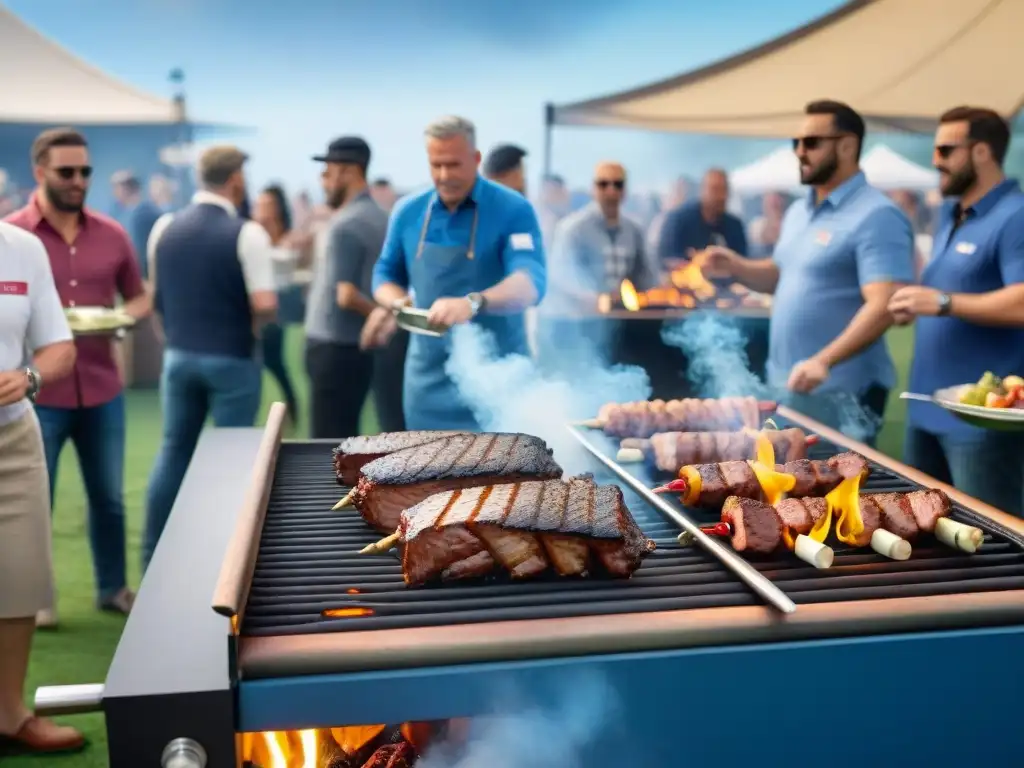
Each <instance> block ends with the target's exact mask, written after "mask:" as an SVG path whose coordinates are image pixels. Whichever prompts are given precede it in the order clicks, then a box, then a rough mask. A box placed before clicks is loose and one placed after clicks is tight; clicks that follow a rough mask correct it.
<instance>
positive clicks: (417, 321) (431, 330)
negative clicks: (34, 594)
mask: <svg viewBox="0 0 1024 768" xmlns="http://www.w3.org/2000/svg"><path fill="white" fill-rule="evenodd" d="M391 311H392V312H394V313H395V321H396V322H397V323H398V327H399V328H401V329H403V330H406V331H408V332H409V333H418V334H420V335H421V336H433V337H434V338H440V337H441V336H444V335H445V334H446V333H448V331H449V330H450V329H449V326H447V325H435V324H434V323H430V322H428V321H427V315H429V314H430V312H429V310H426V309H417V308H416V307H408V306H405V307H392V308H391Z"/></svg>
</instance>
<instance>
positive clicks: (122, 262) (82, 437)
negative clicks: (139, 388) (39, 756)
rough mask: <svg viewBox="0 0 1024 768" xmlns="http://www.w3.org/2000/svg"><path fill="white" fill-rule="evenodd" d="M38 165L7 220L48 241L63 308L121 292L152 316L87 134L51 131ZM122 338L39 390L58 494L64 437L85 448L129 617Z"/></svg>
mask: <svg viewBox="0 0 1024 768" xmlns="http://www.w3.org/2000/svg"><path fill="white" fill-rule="evenodd" d="M32 165H33V171H34V175H35V179H36V184H37V186H36V190H35V192H34V193H33V195H32V198H31V200H29V203H28V205H26V206H25V207H24V208H22V209H21V210H18V211H15V212H14V213H12V214H11V215H10V216H8V217H7V221H8V222H10V223H11V224H14V225H15V226H18V227H21V228H22V229H25V230H28V231H29V232H32V233H33V234H34V235H36V236H37V237H38V238H39V239H40V240H42V241H43V245H44V246H45V247H46V252H47V254H48V256H49V259H50V267H51V269H52V271H53V278H54V282H55V283H56V285H57V292H58V293H59V294H60V299H61V303H62V304H63V306H64V307H65V308H66V309H69V310H73V309H74V308H85V307H107V308H111V309H112V308H113V306H114V302H115V300H116V299H117V298H118V297H120V298H122V299H123V300H124V306H123V307H122V308H121V310H120V312H122V313H124V314H125V315H128V316H130V317H131V318H134V319H136V320H138V319H141V318H143V317H146V316H147V315H149V313H150V310H151V308H152V302H151V300H150V296H149V294H148V292H147V291H146V289H145V287H144V286H143V283H142V277H141V275H140V273H139V263H138V260H137V259H136V257H135V253H134V251H133V249H132V245H131V240H130V239H129V238H128V235H127V233H126V232H125V231H124V229H123V228H122V227H121V225H120V224H118V223H117V222H115V221H114V220H113V219H110V218H108V217H106V216H103V215H101V214H99V213H96V212H95V211H92V210H89V209H88V208H86V207H85V198H86V195H87V193H88V190H89V180H90V178H91V176H92V166H91V165H90V164H89V148H88V144H87V142H86V140H85V137H84V136H82V134H81V133H79V132H78V131H76V130H73V129H71V128H54V129H51V130H48V131H44V132H43V133H41V134H39V136H38V138H36V140H35V142H33V144H32ZM114 343H115V342H114V339H113V335H112V334H109V333H108V334H98V335H89V336H83V337H79V338H76V340H75V346H76V348H77V350H78V357H77V360H76V362H75V368H74V370H73V371H72V374H71V375H70V376H68V377H67V378H65V379H63V380H61V381H56V382H53V384H52V385H48V386H46V387H45V388H44V389H43V390H42V391H41V392H40V393H39V397H38V399H37V400H36V413H37V414H38V416H39V423H40V425H41V427H42V431H43V442H44V444H45V446H46V464H47V468H48V470H49V475H50V493H51V497H52V494H53V490H54V487H55V483H56V478H57V466H58V460H59V458H60V453H61V450H62V449H63V447H64V443H66V442H67V441H68V440H69V439H70V440H71V441H72V442H73V443H74V445H75V452H76V453H77V454H78V462H79V466H80V467H81V472H82V480H83V482H84V483H85V490H86V495H87V496H88V499H89V519H88V520H89V522H88V529H89V543H90V545H91V547H92V553H93V566H94V569H95V573H96V582H97V588H98V592H99V599H98V603H99V607H100V608H102V609H103V610H108V611H114V612H116V613H128V611H129V610H130V609H131V606H132V601H133V599H134V595H133V594H132V592H131V590H129V589H128V585H127V581H126V576H125V521H124V444H125V410H124V408H125V406H124V393H123V387H124V383H123V381H122V379H121V374H120V371H119V370H118V365H117V362H116V359H115V356H114ZM37 621H38V623H39V625H40V626H42V627H53V626H55V625H56V623H57V616H56V606H52V607H51V608H50V609H48V610H43V611H41V612H40V614H39V616H38V617H37Z"/></svg>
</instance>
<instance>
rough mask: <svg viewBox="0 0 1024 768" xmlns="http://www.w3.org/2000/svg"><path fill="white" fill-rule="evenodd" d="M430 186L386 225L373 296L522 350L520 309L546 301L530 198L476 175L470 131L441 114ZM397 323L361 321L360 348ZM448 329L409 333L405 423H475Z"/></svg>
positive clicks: (431, 149) (434, 128)
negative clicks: (473, 327)
mask: <svg viewBox="0 0 1024 768" xmlns="http://www.w3.org/2000/svg"><path fill="white" fill-rule="evenodd" d="M426 140H427V142H426V143H427V158H428V160H429V161H430V173H431V176H432V177H433V180H434V188H433V189H429V190H427V191H426V192H421V193H419V194H416V195H410V196H409V197H406V198H404V199H403V200H402V201H401V202H399V203H398V205H397V206H396V207H395V209H394V211H393V212H392V214H391V220H390V222H389V223H388V232H387V238H386V240H385V242H384V248H383V252H382V253H381V256H380V259H379V260H378V261H377V264H376V266H375V268H374V273H373V295H374V298H375V299H376V300H377V302H378V303H379V304H381V305H383V307H394V306H396V305H402V304H411V303H415V306H417V307H419V308H422V309H427V310H429V316H428V317H429V320H430V321H431V322H432V323H437V324H440V325H447V326H454V325H461V324H463V323H469V322H473V323H477V324H479V325H480V326H482V327H483V328H486V329H487V330H489V331H490V332H491V333H493V334H494V340H495V343H496V346H497V351H498V353H499V354H501V355H508V354H521V355H528V354H529V348H528V346H527V342H526V325H525V322H524V318H523V312H524V310H525V309H527V308H528V307H530V306H533V305H534V304H536V303H537V302H539V301H540V300H541V299H542V298H543V297H544V290H545V286H546V282H547V268H546V264H545V260H544V245H543V243H542V241H541V234H540V227H539V225H538V223H537V216H536V214H535V213H534V211H533V206H532V205H531V204H530V201H529V200H527V199H526V198H525V197H523V196H522V195H520V194H519V193H518V192H515V191H513V190H511V189H508V188H506V187H503V186H501V185H499V184H495V183H494V182H493V181H488V180H486V179H483V178H481V177H480V176H479V173H478V169H479V167H480V152H479V151H478V150H477V147H476V129H475V128H474V127H473V124H472V123H471V122H469V121H468V120H466V119H464V118H460V117H446V118H441V119H440V120H437V121H435V122H434V123H432V124H431V125H429V126H428V127H427V130H426ZM393 322H394V321H393V319H391V317H390V313H389V312H387V310H384V309H381V310H379V311H376V312H375V313H374V314H372V315H371V316H370V318H368V319H367V326H368V327H367V328H364V345H374V344H379V343H382V342H383V341H385V340H386V339H387V338H388V335H389V333H391V332H392V329H393ZM450 349H451V334H446V335H445V336H443V337H441V338H434V337H430V336H423V335H413V336H412V338H411V339H410V343H409V353H408V356H407V357H406V361H405V383H404V392H403V398H402V399H403V405H404V410H405V421H406V428H407V429H460V430H469V431H474V430H477V429H478V425H477V422H476V419H475V417H474V416H473V413H472V412H471V411H470V409H469V407H468V405H467V404H466V403H465V402H463V401H462V399H461V397H460V396H459V392H458V387H456V385H455V383H454V382H453V381H452V379H451V377H450V376H449V374H448V373H447V371H446V370H445V368H446V363H447V361H448V357H449V352H450Z"/></svg>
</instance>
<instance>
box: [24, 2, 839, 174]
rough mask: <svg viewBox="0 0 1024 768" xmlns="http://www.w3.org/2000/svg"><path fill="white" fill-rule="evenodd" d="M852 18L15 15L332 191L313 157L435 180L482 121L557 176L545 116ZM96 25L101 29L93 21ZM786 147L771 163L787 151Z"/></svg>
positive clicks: (668, 11) (659, 7) (662, 9)
mask: <svg viewBox="0 0 1024 768" xmlns="http://www.w3.org/2000/svg"><path fill="white" fill-rule="evenodd" d="M841 4H842V3H841V2H840V1H839V0H788V1H787V2H786V3H784V4H783V3H769V2H764V0H760V2H758V1H757V0H719V2H717V3H711V2H698V1H695V0H632V1H631V2H626V0H618V1H617V2H616V1H615V0H514V1H511V2H510V1H509V0H477V1H476V2H474V1H473V0H292V2H281V1H280V0H250V2H241V0H118V1H117V2H115V1H114V0H91V1H90V2H89V3H85V2H83V0H6V5H7V7H8V8H10V9H11V10H12V11H14V12H15V13H17V14H18V15H19V16H21V17H22V18H23V19H24V20H25V21H27V22H28V23H30V24H32V25H33V26H34V27H36V28H37V29H38V30H40V31H41V32H43V33H44V34H46V35H48V36H50V37H51V38H53V39H55V40H56V41H58V42H59V43H61V44H62V45H64V46H65V47H67V48H68V49H70V50H71V51H73V52H74V53H75V54H77V55H78V56H80V57H82V58H84V59H86V60H87V61H89V62H90V63H92V64H95V65H97V66H99V67H101V68H102V69H104V70H106V71H107V72H108V73H110V74H111V75H114V76H116V77H118V78H121V79H123V80H126V81H128V82H130V83H132V84H133V85H136V86H138V87H141V88H144V89H147V90H149V91H152V92H154V93H158V94H162V95H166V94H169V93H170V86H169V84H168V82H167V73H168V72H169V71H170V70H171V69H172V68H174V67H182V68H183V69H184V70H185V72H186V76H187V93H188V97H189V107H190V111H191V113H192V114H193V115H194V116H195V117H197V118H200V119H203V120H223V121H227V122H231V123H236V124H244V125H249V126H253V127H254V128H256V129H257V131H258V133H257V134H256V135H254V136H251V137H246V138H244V139H242V140H240V142H239V143H241V144H243V146H245V148H246V149H248V150H250V151H251V152H252V153H253V163H252V175H253V179H254V181H256V182H258V183H259V182H263V181H266V180H268V179H271V178H274V179H280V180H283V181H284V182H285V183H286V184H288V185H290V186H296V185H300V184H301V185H303V186H314V185H315V183H316V182H315V180H316V173H317V168H316V165H315V164H314V163H312V162H310V160H309V156H310V155H311V154H313V153H314V152H316V151H318V150H320V149H321V148H322V146H323V145H324V144H325V143H326V142H327V141H328V140H329V139H330V138H331V137H333V136H337V135H341V134H349V133H356V134H361V135H363V136H365V137H366V138H367V140H368V141H369V142H370V143H371V145H372V146H373V149H374V158H375V159H374V165H373V168H372V169H371V172H372V173H374V174H375V175H387V176H389V177H391V178H393V179H394V180H395V181H396V182H398V183H400V184H404V185H412V184H418V183H421V182H423V181H425V180H426V179H427V167H426V161H425V159H424V155H423V149H422V141H421V131H422V127H423V125H424V124H425V123H426V122H428V121H429V120H430V119H431V118H432V117H436V116H438V115H441V114H445V113H450V112H454V113H459V114H464V115H465V116H467V117H469V118H471V119H473V120H474V121H475V122H476V124H477V127H478V131H479V134H480V141H481V144H482V146H483V147H484V148H485V149H486V148H487V147H488V146H491V145H493V144H495V143H498V142H504V141H510V142H514V143H518V144H521V145H523V146H524V147H526V148H527V149H528V150H529V151H530V157H529V158H528V163H529V167H530V171H531V176H533V177H536V175H537V174H538V173H539V171H540V166H541V162H542V159H541V154H542V150H543V125H542V105H543V104H544V102H545V101H553V102H556V103H557V102H567V101H575V100H578V99H583V98H589V97H592V96H598V95H602V94H605V93H608V92H614V91H617V90H620V89H623V88H628V87H632V86H635V85H639V84H642V83H646V82H649V81H651V80H655V79H661V78H664V77H669V76H672V75H675V74H678V73H680V72H683V71H687V70H689V69H692V68H694V67H697V66H700V65H702V64H706V63H708V62H710V61H713V60H716V59H719V58H722V57H724V56H727V55H730V54H732V53H734V52H736V51H739V50H742V49H744V48H748V47H750V46H752V45H756V44H758V43H760V42H763V41H765V40H767V39H770V38H772V37H775V36H777V35H778V34H780V33H782V32H784V31H786V30H788V29H791V28H793V27H796V26H799V25H800V24H802V23H804V22H806V21H807V20H808V19H810V18H812V17H815V16H818V15H821V14H823V13H826V12H828V11H830V10H832V9H834V8H836V7H837V6H839V5H841ZM86 7H87V8H88V11H87V12H85V11H84V8H86ZM771 146H773V145H767V148H770V147H771ZM765 149H766V145H764V144H762V143H756V142H754V143H749V142H737V141H733V140H723V139H715V138H710V137H694V136H678V135H675V136H672V135H660V134H651V133H643V132H632V131H612V130H606V129H557V130H556V132H555V139H554V170H556V171H557V172H560V173H563V174H565V175H567V176H568V177H570V178H571V179H574V180H576V181H585V180H586V179H587V178H588V174H589V173H590V168H591V166H592V165H593V163H594V162H596V161H598V160H600V159H603V158H605V157H612V158H615V159H620V160H622V161H623V162H624V163H625V164H626V165H627V167H629V168H630V169H631V172H632V173H633V175H634V177H635V178H636V179H637V180H638V181H639V182H640V183H641V185H642V186H652V187H653V186H660V185H663V184H665V183H667V182H668V181H670V180H671V179H672V178H673V177H675V176H676V175H678V174H679V173H681V172H690V173H693V172H699V170H700V169H701V168H703V167H704V166H705V165H707V163H708V162H715V163H721V164H724V165H727V166H734V165H737V164H739V163H742V162H745V161H747V160H750V159H753V158H755V157H757V156H758V155H759V154H760V153H762V152H763V151H764V150H765Z"/></svg>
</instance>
